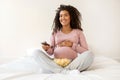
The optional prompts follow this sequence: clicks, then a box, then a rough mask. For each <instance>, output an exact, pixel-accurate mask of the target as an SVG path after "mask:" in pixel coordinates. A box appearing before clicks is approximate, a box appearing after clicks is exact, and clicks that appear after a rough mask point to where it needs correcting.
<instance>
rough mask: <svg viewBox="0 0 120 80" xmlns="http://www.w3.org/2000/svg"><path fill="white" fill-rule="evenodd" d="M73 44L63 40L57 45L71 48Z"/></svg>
mask: <svg viewBox="0 0 120 80" xmlns="http://www.w3.org/2000/svg"><path fill="white" fill-rule="evenodd" d="M72 45H73V42H71V41H70V40H65V41H62V42H60V43H59V46H60V47H63V46H66V47H72Z"/></svg>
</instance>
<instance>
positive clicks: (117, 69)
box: [0, 56, 120, 80]
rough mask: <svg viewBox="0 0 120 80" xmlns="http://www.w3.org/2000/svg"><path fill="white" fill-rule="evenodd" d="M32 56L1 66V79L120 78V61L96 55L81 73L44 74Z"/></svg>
mask: <svg viewBox="0 0 120 80" xmlns="http://www.w3.org/2000/svg"><path fill="white" fill-rule="evenodd" d="M40 72H41V70H40V69H39V67H38V65H37V63H36V62H35V61H34V60H33V59H32V58H30V57H23V58H20V59H18V60H16V61H14V62H12V63H9V64H4V65H2V66H0V80H120V63H119V62H117V61H115V60H113V59H111V58H107V57H103V56H98V57H97V56H96V57H95V59H94V62H93V64H92V65H91V66H90V67H89V68H88V69H87V70H86V71H83V72H81V73H80V74H72V75H71V74H66V75H65V74H60V73H59V74H58V73H57V74H45V73H44V74H43V73H40Z"/></svg>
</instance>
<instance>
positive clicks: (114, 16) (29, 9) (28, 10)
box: [0, 0, 120, 59]
mask: <svg viewBox="0 0 120 80" xmlns="http://www.w3.org/2000/svg"><path fill="white" fill-rule="evenodd" d="M60 4H70V5H73V6H75V7H76V8H78V9H79V11H80V12H81V13H82V16H83V21H82V24H83V29H84V33H85V35H86V39H87V41H88V44H89V46H90V49H91V50H92V51H93V52H94V53H95V54H98V55H105V56H108V57H112V58H116V59H119V57H120V47H119V45H120V36H119V34H120V31H119V30H120V0H0V57H20V56H24V55H25V54H26V49H29V48H34V47H40V43H41V42H42V41H45V40H47V41H48V40H49V37H50V33H51V26H52V23H53V18H54V16H55V10H56V9H57V7H58V6H59V5H60Z"/></svg>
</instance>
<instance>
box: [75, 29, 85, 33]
mask: <svg viewBox="0 0 120 80" xmlns="http://www.w3.org/2000/svg"><path fill="white" fill-rule="evenodd" d="M73 30H74V32H77V33H78V34H80V33H83V31H82V30H80V29H73Z"/></svg>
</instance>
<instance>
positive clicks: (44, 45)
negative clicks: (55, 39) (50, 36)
mask: <svg viewBox="0 0 120 80" xmlns="http://www.w3.org/2000/svg"><path fill="white" fill-rule="evenodd" d="M41 44H42V48H43V49H44V50H45V51H47V50H48V49H49V48H50V45H49V44H48V43H47V42H46V41H45V42H42V43H41Z"/></svg>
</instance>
